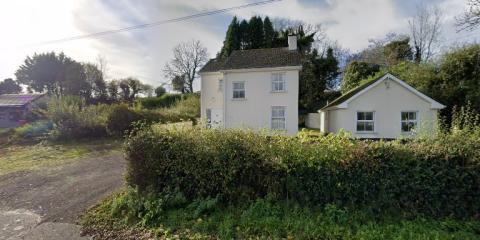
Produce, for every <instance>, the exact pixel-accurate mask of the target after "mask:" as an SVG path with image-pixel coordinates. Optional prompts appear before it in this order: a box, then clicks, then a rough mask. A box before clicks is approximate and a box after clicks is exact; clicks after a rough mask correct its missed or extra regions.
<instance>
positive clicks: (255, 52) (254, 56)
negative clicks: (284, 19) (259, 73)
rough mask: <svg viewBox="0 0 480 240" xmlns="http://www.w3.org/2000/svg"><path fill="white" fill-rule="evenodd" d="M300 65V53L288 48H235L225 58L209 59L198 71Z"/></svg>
mask: <svg viewBox="0 0 480 240" xmlns="http://www.w3.org/2000/svg"><path fill="white" fill-rule="evenodd" d="M300 65H302V55H301V54H300V53H299V52H298V51H290V50H288V48H264V49H250V50H236V51H233V52H232V54H231V55H230V56H229V57H228V58H226V59H217V58H215V59H211V60H210V61H209V62H208V63H207V64H205V66H204V67H203V68H202V69H201V70H200V72H218V71H221V70H233V69H249V68H269V67H287V66H300Z"/></svg>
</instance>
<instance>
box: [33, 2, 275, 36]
mask: <svg viewBox="0 0 480 240" xmlns="http://www.w3.org/2000/svg"><path fill="white" fill-rule="evenodd" d="M280 1H282V0H267V1H261V2H255V3H249V4H244V5H240V6H235V7H229V8H223V9H218V10H214V11H208V12H202V13H197V14H193V15H188V16H184V17H179V18H173V19H167V20H162V21H157V22H151V23H145V24H140V25H135V26H130V27H125V28H119V29H113V30H107V31H101V32H96V33H90V34H85V35H78V36H73V37H67V38H61V39H56V40H50V41H45V42H40V43H37V44H35V45H46V44H53V43H61V42H68V41H74V40H79V39H85V38H97V37H101V36H105V35H109V34H115V33H120V32H127V31H131V30H135V29H141V28H149V27H155V26H158V25H163V24H168V23H175V22H181V21H186V20H190V19H194V18H200V17H205V16H210V15H214V14H219V13H225V12H230V11H233V10H239V9H243V8H249V7H254V6H260V5H266V4H270V3H274V2H280Z"/></svg>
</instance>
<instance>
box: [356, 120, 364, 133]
mask: <svg viewBox="0 0 480 240" xmlns="http://www.w3.org/2000/svg"><path fill="white" fill-rule="evenodd" d="M357 131H359V132H362V131H365V123H364V122H357Z"/></svg>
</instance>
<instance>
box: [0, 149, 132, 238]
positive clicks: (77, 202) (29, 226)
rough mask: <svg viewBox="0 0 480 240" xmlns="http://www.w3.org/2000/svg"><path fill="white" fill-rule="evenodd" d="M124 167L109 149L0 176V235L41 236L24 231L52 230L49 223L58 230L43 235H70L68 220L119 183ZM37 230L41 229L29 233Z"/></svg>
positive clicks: (75, 228) (73, 231)
mask: <svg viewBox="0 0 480 240" xmlns="http://www.w3.org/2000/svg"><path fill="white" fill-rule="evenodd" d="M124 168H125V161H124V159H123V157H122V154H121V153H114V154H111V155H108V156H95V157H88V158H83V159H79V160H76V161H75V163H72V164H68V165H65V166H62V167H59V168H54V169H48V170H46V169H45V170H39V171H31V172H16V173H12V174H7V175H3V176H0V239H42V238H37V237H34V238H29V237H24V236H28V235H29V234H30V235H31V232H32V230H35V231H37V232H46V233H48V232H52V231H53V232H54V231H55V230H49V229H50V228H52V227H53V228H57V229H60V230H59V231H60V233H58V234H60V235H58V237H53V236H49V237H44V238H43V239H49V238H51V239H75V238H74V236H73V234H76V233H77V232H78V226H76V225H73V224H75V221H76V220H77V218H78V216H79V215H80V214H81V213H82V212H83V211H84V210H85V209H87V208H88V207H90V206H92V205H94V204H95V203H97V202H98V201H99V200H101V199H102V198H104V197H106V196H108V195H109V194H111V193H112V192H114V191H116V190H118V189H119V188H120V187H121V186H122V185H123V173H124ZM16 213H18V217H17V218H15V214H16ZM24 217H25V219H24ZM52 223H53V224H52ZM22 224H24V226H23V225H22ZM42 228H46V229H42ZM65 228H66V232H65V233H62V232H61V231H64V230H65ZM15 229H17V230H15ZM40 230H42V231H40ZM69 231H70V232H69ZM38 234H42V233H37V234H34V235H38ZM62 234H63V235H65V234H67V235H69V234H70V236H69V237H66V236H62ZM18 236H20V237H18ZM38 237H39V236H38ZM63 237H65V238H63Z"/></svg>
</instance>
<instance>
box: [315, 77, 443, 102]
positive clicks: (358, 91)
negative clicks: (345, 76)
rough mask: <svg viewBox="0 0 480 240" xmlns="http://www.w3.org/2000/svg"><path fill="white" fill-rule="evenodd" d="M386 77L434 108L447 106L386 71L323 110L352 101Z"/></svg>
mask: <svg viewBox="0 0 480 240" xmlns="http://www.w3.org/2000/svg"><path fill="white" fill-rule="evenodd" d="M386 79H391V80H393V81H395V82H397V83H399V84H400V85H402V86H403V87H405V88H406V89H407V90H409V91H411V92H413V93H414V94H416V95H417V96H419V97H420V98H423V99H424V100H425V101H427V102H429V103H430V104H431V107H432V108H433V109H442V108H444V107H445V106H444V105H443V104H441V103H439V102H437V101H435V100H433V99H432V98H430V97H428V96H427V95H425V94H423V93H421V92H419V91H418V90H416V89H415V88H413V87H412V86H410V85H408V84H407V83H405V82H404V81H402V80H400V79H399V78H397V77H395V76H394V75H392V74H390V73H386V74H384V75H382V76H380V77H378V78H375V79H372V80H370V81H368V82H365V83H364V84H362V85H360V86H358V87H356V88H354V89H352V90H350V91H348V92H347V93H345V94H343V95H342V96H340V97H338V98H337V99H335V100H333V101H332V102H331V103H329V104H327V105H326V106H325V107H323V108H322V109H321V110H325V109H328V108H332V107H335V106H338V105H340V104H342V103H345V102H347V101H351V100H353V99H354V98H355V97H357V96H359V95H360V94H362V93H363V92H365V91H368V90H369V89H370V88H371V87H373V86H374V85H376V84H379V83H380V82H382V81H384V80H386Z"/></svg>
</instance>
